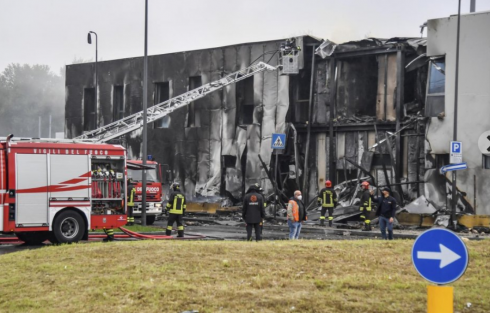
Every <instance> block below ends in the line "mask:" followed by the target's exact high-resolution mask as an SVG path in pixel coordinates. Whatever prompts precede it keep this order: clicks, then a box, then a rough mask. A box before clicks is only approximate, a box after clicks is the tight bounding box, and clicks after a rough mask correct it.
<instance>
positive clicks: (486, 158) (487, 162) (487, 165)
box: [482, 154, 490, 170]
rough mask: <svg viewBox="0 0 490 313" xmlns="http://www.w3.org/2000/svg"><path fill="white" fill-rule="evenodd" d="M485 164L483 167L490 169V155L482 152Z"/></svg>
mask: <svg viewBox="0 0 490 313" xmlns="http://www.w3.org/2000/svg"><path fill="white" fill-rule="evenodd" d="M482 159H483V165H482V167H483V168H484V169H486V170H490V155H484V154H482Z"/></svg>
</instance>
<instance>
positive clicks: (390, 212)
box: [374, 196, 396, 218]
mask: <svg viewBox="0 0 490 313" xmlns="http://www.w3.org/2000/svg"><path fill="white" fill-rule="evenodd" d="M374 202H376V203H377V204H378V209H377V211H376V213H379V215H381V216H383V217H386V218H390V217H393V218H394V217H395V213H396V200H395V198H393V197H392V196H388V197H386V198H385V197H383V196H382V197H375V198H374Z"/></svg>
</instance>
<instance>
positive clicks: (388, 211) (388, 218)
mask: <svg viewBox="0 0 490 313" xmlns="http://www.w3.org/2000/svg"><path fill="white" fill-rule="evenodd" d="M381 192H382V193H383V196H382V197H375V198H374V202H376V203H377V204H378V210H377V211H376V212H377V213H379V229H380V230H381V236H382V237H383V239H385V240H386V239H389V240H393V220H394V218H395V213H396V200H395V198H393V197H392V196H391V190H390V189H389V188H383V189H382V191H381ZM387 227H388V238H386V228H387Z"/></svg>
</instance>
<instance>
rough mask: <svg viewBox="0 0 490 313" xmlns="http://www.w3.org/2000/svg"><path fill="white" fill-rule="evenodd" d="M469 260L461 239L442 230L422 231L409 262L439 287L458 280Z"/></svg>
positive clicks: (421, 274)
mask: <svg viewBox="0 0 490 313" xmlns="http://www.w3.org/2000/svg"><path fill="white" fill-rule="evenodd" d="M468 260H469V259H468V250H467V249H466V246H465V244H464V242H463V240H461V238H459V237H458V236H457V235H456V234H454V233H453V232H451V231H449V230H447V229H444V228H434V229H429V230H427V231H425V232H423V233H422V234H421V235H420V236H418V237H417V239H416V240H415V242H414V244H413V247H412V262H413V265H414V266H415V269H416V270H417V272H418V273H419V274H420V276H422V277H423V278H425V279H426V280H428V281H430V282H432V283H434V284H438V285H445V284H449V283H452V282H454V281H456V280H458V279H459V278H460V277H461V276H462V275H463V274H464V272H465V271H466V267H467V266H468Z"/></svg>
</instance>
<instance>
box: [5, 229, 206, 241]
mask: <svg viewBox="0 0 490 313" xmlns="http://www.w3.org/2000/svg"><path fill="white" fill-rule="evenodd" d="M119 229H120V230H121V231H122V232H123V233H124V234H123V235H114V238H115V239H129V238H133V239H138V240H176V239H178V240H195V239H204V238H206V236H204V235H201V234H188V235H186V236H185V237H173V236H166V235H144V234H140V233H137V232H134V231H131V230H129V229H126V228H124V227H119ZM106 237H107V235H104V234H100V235H96V234H93V235H89V236H88V240H89V241H95V240H98V239H104V238H106ZM23 242H24V241H22V240H20V239H19V238H17V237H14V236H12V237H3V238H2V237H0V244H21V243H23Z"/></svg>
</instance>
